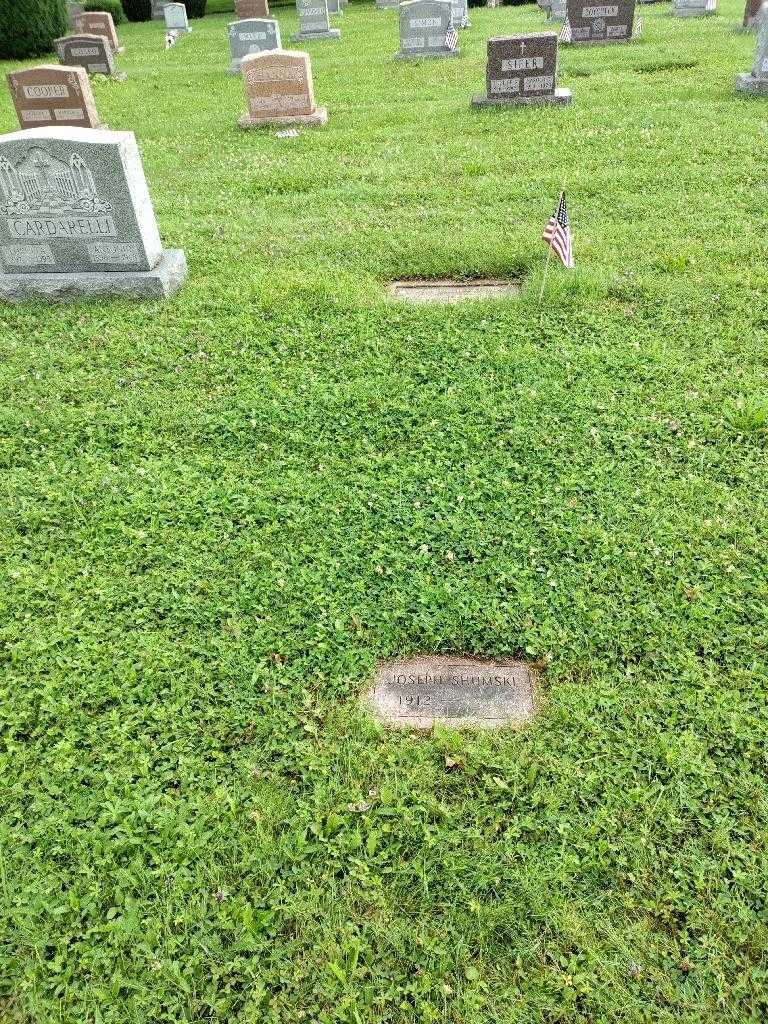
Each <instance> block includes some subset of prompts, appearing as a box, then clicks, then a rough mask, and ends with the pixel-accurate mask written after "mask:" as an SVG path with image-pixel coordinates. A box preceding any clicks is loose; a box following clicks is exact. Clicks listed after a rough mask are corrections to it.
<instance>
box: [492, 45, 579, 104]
mask: <svg viewBox="0 0 768 1024" xmlns="http://www.w3.org/2000/svg"><path fill="white" fill-rule="evenodd" d="M556 82H557V35H556V33H554V32H541V33H532V34H530V35H524V36H499V37H497V38H495V39H489V40H488V65H487V69H486V89H487V94H486V95H485V96H475V97H474V98H473V100H472V106H473V107H503V106H527V107H532V106H541V105H544V104H559V105H561V106H566V105H567V104H569V103H570V102H571V100H572V98H573V97H572V95H571V90H570V89H558V88H557V86H556Z"/></svg>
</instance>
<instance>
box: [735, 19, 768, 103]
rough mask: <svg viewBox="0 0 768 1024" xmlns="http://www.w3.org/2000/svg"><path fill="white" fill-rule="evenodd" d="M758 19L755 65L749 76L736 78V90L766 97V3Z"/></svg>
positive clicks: (767, 32) (767, 88)
mask: <svg viewBox="0 0 768 1024" xmlns="http://www.w3.org/2000/svg"><path fill="white" fill-rule="evenodd" d="M758 19H759V21H758V30H757V48H756V50H755V63H754V64H753V65H752V72H751V74H749V75H737V76H736V90H737V92H743V93H746V94H747V95H749V96H768V3H764V4H762V5H761V7H760V10H759V12H758Z"/></svg>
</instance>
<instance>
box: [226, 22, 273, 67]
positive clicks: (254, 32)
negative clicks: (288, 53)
mask: <svg viewBox="0 0 768 1024" xmlns="http://www.w3.org/2000/svg"><path fill="white" fill-rule="evenodd" d="M227 30H228V33H229V52H230V55H231V57H232V62H231V64H230V67H229V70H230V72H231V73H232V74H233V75H239V74H240V64H241V62H242V60H243V57H247V56H248V55H249V54H251V53H261V52H262V50H280V49H282V45H283V44H282V43H281V41H280V26H279V25H278V23H277V22H276V21H275V20H274V18H245V19H243V20H242V21H232V22H230V23H229V25H228V27H227Z"/></svg>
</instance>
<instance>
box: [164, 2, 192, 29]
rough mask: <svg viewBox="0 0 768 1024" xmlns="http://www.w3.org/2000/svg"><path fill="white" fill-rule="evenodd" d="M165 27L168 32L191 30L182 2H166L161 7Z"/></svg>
mask: <svg viewBox="0 0 768 1024" xmlns="http://www.w3.org/2000/svg"><path fill="white" fill-rule="evenodd" d="M163 18H164V19H165V27H166V28H167V29H168V31H169V32H177V33H180V32H191V31H192V29H191V28H190V27H189V19H188V18H187V8H186V6H185V5H184V4H166V5H165V7H164V8H163Z"/></svg>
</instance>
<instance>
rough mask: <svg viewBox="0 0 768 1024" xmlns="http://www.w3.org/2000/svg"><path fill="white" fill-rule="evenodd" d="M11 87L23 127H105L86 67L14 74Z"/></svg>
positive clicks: (10, 77) (42, 68) (44, 67)
mask: <svg viewBox="0 0 768 1024" xmlns="http://www.w3.org/2000/svg"><path fill="white" fill-rule="evenodd" d="M8 88H9V89H10V91H11V98H12V99H13V105H14V107H15V108H16V114H17V116H18V118H19V124H20V125H21V127H22V128H44V127H46V126H48V125H70V126H72V127H73V128H100V127H101V124H100V122H99V117H98V114H97V113H96V103H95V101H94V98H93V90H92V89H91V81H90V79H89V78H88V72H87V71H86V70H85V68H78V67H71V68H65V67H61V66H60V65H58V64H40V65H39V66H38V67H36V68H27V69H26V70H25V71H12V72H11V73H10V74H9V75H8Z"/></svg>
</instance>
